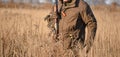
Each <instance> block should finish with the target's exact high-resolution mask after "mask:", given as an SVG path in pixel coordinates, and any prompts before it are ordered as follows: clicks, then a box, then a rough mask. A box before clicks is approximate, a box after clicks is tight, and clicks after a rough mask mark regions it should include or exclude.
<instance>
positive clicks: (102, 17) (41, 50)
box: [0, 0, 120, 57]
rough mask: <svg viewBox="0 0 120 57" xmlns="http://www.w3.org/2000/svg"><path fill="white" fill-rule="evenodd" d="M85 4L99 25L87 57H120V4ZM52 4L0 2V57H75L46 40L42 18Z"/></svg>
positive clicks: (50, 0) (49, 0)
mask: <svg viewBox="0 0 120 57" xmlns="http://www.w3.org/2000/svg"><path fill="white" fill-rule="evenodd" d="M85 1H87V2H88V3H89V4H90V7H91V9H92V11H93V13H94V15H95V17H96V19H97V23H98V27H97V33H96V38H95V41H94V44H93V46H92V48H91V50H90V52H89V53H88V57H120V0H85ZM54 2H55V1H54V0H0V57H74V54H73V53H72V51H71V50H67V51H66V50H64V49H63V45H62V43H61V42H58V43H55V42H54V41H53V38H52V37H49V32H50V29H48V27H47V22H46V21H44V18H45V16H46V15H48V14H49V13H50V11H51V8H52V5H53V4H54ZM55 49H57V51H56V50H55ZM80 55H81V57H84V55H85V54H82V53H80Z"/></svg>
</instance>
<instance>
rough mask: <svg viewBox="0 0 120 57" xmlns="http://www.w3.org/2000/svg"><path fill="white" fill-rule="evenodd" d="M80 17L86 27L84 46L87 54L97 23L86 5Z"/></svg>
mask: <svg viewBox="0 0 120 57" xmlns="http://www.w3.org/2000/svg"><path fill="white" fill-rule="evenodd" d="M80 15H81V17H82V20H83V21H84V23H85V24H86V26H87V36H86V39H85V42H84V45H85V48H86V53H88V52H89V50H90V48H91V46H92V44H93V42H94V38H95V34H96V29H97V22H96V19H95V17H94V15H93V12H92V10H91V8H90V6H89V5H88V4H86V5H85V6H83V7H82V10H81V12H80Z"/></svg>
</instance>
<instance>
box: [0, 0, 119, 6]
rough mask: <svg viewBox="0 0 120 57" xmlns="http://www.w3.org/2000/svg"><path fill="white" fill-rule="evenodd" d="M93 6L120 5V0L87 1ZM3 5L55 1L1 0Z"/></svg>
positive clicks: (49, 1) (52, 0)
mask: <svg viewBox="0 0 120 57" xmlns="http://www.w3.org/2000/svg"><path fill="white" fill-rule="evenodd" d="M85 1H87V2H88V3H89V4H91V5H98V4H107V5H109V4H112V3H117V4H120V3H119V2H120V0H85ZM0 2H3V3H31V4H40V3H54V2H55V0H0Z"/></svg>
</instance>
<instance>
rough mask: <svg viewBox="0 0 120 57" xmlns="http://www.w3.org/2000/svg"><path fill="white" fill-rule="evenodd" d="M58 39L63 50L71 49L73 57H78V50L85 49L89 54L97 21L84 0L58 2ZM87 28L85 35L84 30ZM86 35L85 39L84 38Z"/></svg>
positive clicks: (62, 0)
mask: <svg viewBox="0 0 120 57" xmlns="http://www.w3.org/2000/svg"><path fill="white" fill-rule="evenodd" d="M56 9H58V14H54V15H56V17H55V18H57V17H58V16H59V18H57V19H59V25H58V26H59V27H58V29H59V34H58V35H59V39H61V40H62V41H63V47H64V49H71V50H72V51H73V53H74V55H75V57H80V55H79V50H80V49H83V48H86V53H88V52H89V50H90V48H91V46H92V45H93V42H94V38H95V34H96V29H97V21H96V18H95V16H94V14H93V12H92V10H91V8H90V6H89V5H88V4H87V3H86V2H85V1H84V0H58V8H56V7H54V11H53V13H55V12H56V11H55V10H56ZM86 28H87V35H86V31H85V29H86ZM85 35H86V37H85Z"/></svg>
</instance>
